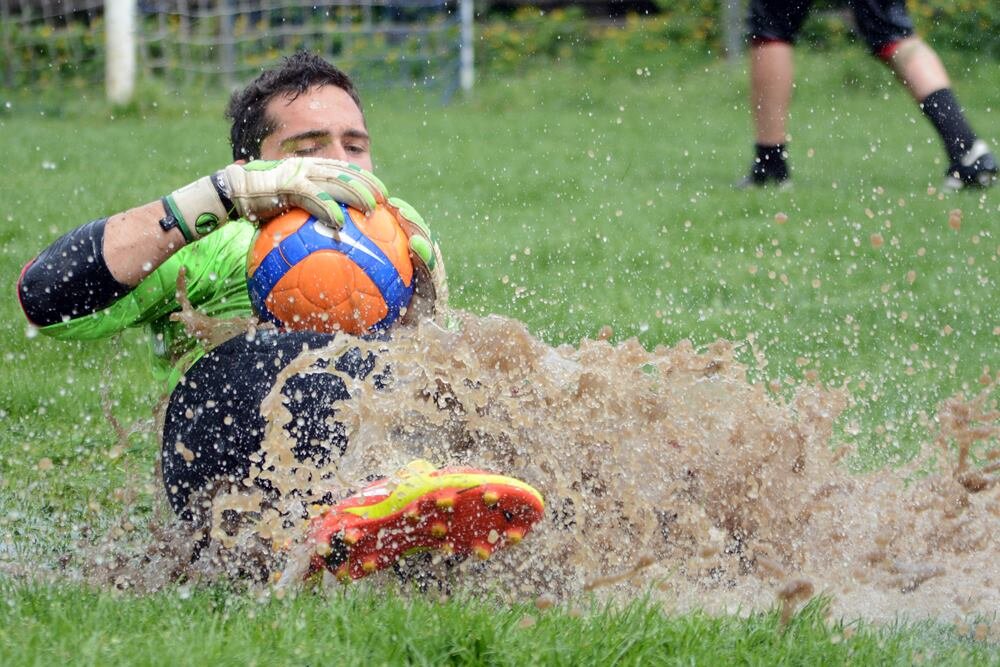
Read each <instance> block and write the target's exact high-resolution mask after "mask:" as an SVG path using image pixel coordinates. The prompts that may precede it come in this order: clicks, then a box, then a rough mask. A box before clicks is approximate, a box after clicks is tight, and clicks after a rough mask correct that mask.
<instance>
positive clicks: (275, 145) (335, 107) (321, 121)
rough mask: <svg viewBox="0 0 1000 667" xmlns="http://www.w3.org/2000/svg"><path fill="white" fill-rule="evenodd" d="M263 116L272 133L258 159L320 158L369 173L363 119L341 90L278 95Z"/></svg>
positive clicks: (316, 88)
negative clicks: (271, 126) (342, 161)
mask: <svg viewBox="0 0 1000 667" xmlns="http://www.w3.org/2000/svg"><path fill="white" fill-rule="evenodd" d="M265 113H266V114H267V117H268V118H270V119H271V120H273V121H274V123H275V129H274V132H272V133H271V134H269V135H268V136H267V137H265V138H264V141H263V142H262V143H261V145H260V157H261V159H263V160H280V159H282V158H286V157H323V158H332V159H336V160H344V161H346V162H350V163H352V164H355V165H357V166H359V167H361V168H362V169H367V170H369V171H371V170H372V155H371V141H370V139H369V137H368V130H367V129H366V128H365V118H364V116H363V115H362V114H361V109H360V108H358V105H357V104H356V103H355V102H354V100H352V99H351V96H350V95H348V94H347V93H346V92H344V89H343V88H338V87H336V86H314V87H312V88H310V89H309V90H307V91H306V92H304V93H303V94H301V95H299V96H298V97H296V98H295V99H292V98H291V97H290V96H288V95H280V96H278V97H275V98H274V99H272V100H271V101H270V102H268V103H267V107H266V108H265Z"/></svg>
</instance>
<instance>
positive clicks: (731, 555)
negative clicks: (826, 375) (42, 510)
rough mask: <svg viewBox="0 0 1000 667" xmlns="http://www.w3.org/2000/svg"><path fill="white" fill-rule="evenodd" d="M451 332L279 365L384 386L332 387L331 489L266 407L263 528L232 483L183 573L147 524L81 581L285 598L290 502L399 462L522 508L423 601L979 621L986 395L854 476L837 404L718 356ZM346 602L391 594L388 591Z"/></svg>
mask: <svg viewBox="0 0 1000 667" xmlns="http://www.w3.org/2000/svg"><path fill="white" fill-rule="evenodd" d="M461 319H462V326H461V328H460V330H459V331H457V332H456V331H447V330H443V329H441V328H438V327H436V326H434V325H430V324H427V325H422V326H421V327H419V329H417V330H413V329H410V330H405V331H401V332H399V333H398V334H397V335H396V337H395V338H394V340H393V341H392V342H391V344H390V345H386V344H385V343H364V342H360V341H358V340H356V339H350V340H348V339H346V338H345V339H342V340H338V341H334V343H333V344H332V345H331V348H330V349H327V350H319V351H309V352H305V353H303V354H302V355H301V356H300V357H299V358H298V359H296V360H295V361H293V362H292V363H291V364H290V365H289V366H288V367H287V368H286V369H285V371H284V372H283V373H282V375H281V376H280V377H279V380H278V383H279V385H280V383H281V382H282V381H283V378H286V377H288V376H289V375H290V374H291V373H298V372H336V371H332V370H330V371H318V370H317V369H316V368H315V367H313V366H312V363H313V361H315V360H316V359H317V358H321V357H335V356H337V354H339V352H340V351H342V350H343V349H344V348H343V347H342V346H343V345H347V344H350V345H361V346H365V345H368V346H370V347H371V349H373V350H374V351H376V352H378V353H379V354H380V356H379V360H380V363H383V364H390V365H391V372H392V377H393V381H392V384H391V387H390V388H389V389H387V390H376V389H375V388H374V387H373V386H372V385H371V384H370V383H366V382H364V381H354V380H352V379H351V378H349V377H346V376H345V377H344V380H345V381H346V382H347V385H348V387H349V390H350V392H351V395H352V399H351V400H350V401H347V402H346V403H345V404H343V405H341V406H340V409H341V412H340V415H341V417H342V418H343V420H344V422H345V423H346V424H347V428H348V433H349V435H350V445H349V446H348V449H347V451H346V454H345V455H344V457H343V458H342V459H340V460H339V461H337V462H336V464H335V465H336V468H335V469H334V470H316V469H310V468H308V467H306V466H303V465H302V464H300V463H299V462H297V461H296V460H295V459H294V457H293V456H292V454H291V450H290V443H289V442H288V441H287V440H286V439H285V438H284V437H283V432H284V429H283V428H282V426H283V425H284V424H285V423H287V421H288V420H289V419H290V415H289V414H288V412H287V410H285V409H284V407H283V405H282V404H281V401H280V396H279V392H278V390H277V389H276V390H275V391H272V393H271V396H270V398H269V399H268V400H267V401H265V404H264V406H263V408H262V412H263V413H264V414H265V415H266V417H267V419H268V421H269V427H268V428H269V430H268V435H267V437H266V440H265V446H264V449H263V451H262V452H261V455H260V457H259V461H258V463H259V465H258V466H256V467H255V469H254V471H252V472H251V477H253V476H256V475H259V476H261V477H266V478H267V479H269V481H270V482H271V483H272V484H273V485H274V486H275V487H277V488H279V489H281V490H282V491H283V492H284V493H285V496H284V497H285V498H286V500H283V501H281V502H279V503H277V504H273V505H267V506H263V505H262V499H261V496H260V495H259V493H256V492H254V491H252V490H251V488H252V487H250V486H248V483H249V482H248V483H247V484H239V483H238V484H234V485H233V486H231V487H229V488H224V489H220V490H219V491H218V493H217V494H216V496H215V498H214V503H213V505H212V508H211V510H212V511H211V516H210V525H208V526H206V528H205V529H204V531H205V532H203V533H202V535H204V534H205V533H206V532H207V534H209V535H210V536H211V539H210V544H209V546H208V547H207V548H204V549H202V550H201V551H200V553H199V555H198V557H197V558H195V559H194V562H193V563H191V562H190V561H191V560H192V547H191V544H192V540H191V537H190V535H188V534H186V533H184V532H183V531H179V530H178V528H177V526H176V525H175V524H174V523H173V522H172V521H169V520H164V521H163V522H162V525H154V527H153V530H152V535H153V538H152V542H150V540H149V539H148V535H150V532H148V531H146V532H142V534H143V535H146V536H147V539H146V540H145V541H144V542H143V543H142V544H138V545H136V544H133V545H131V546H130V547H126V546H124V542H125V541H127V540H125V541H123V540H122V534H121V531H117V532H116V531H112V533H111V534H110V535H109V538H108V539H106V540H105V541H104V542H103V544H102V545H100V546H98V547H94V546H89V547H87V548H88V549H89V550H91V555H93V554H94V553H97V554H98V556H97V558H96V559H94V558H91V559H90V561H91V563H96V565H92V566H90V567H88V568H87V571H86V576H87V577H89V578H90V579H91V580H94V581H99V582H104V583H106V584H108V585H114V586H117V587H121V588H131V589H135V590H139V591H144V590H155V589H157V588H160V587H162V586H163V585H165V584H167V583H170V582H171V581H176V580H178V579H187V580H190V579H192V578H194V579H199V578H201V579H213V578H217V577H220V576H233V575H237V576H245V575H248V574H249V575H250V576H251V577H256V578H257V579H258V580H259V581H260V583H259V584H256V585H259V586H260V587H261V588H262V589H264V590H270V591H277V590H280V591H285V590H287V589H288V588H289V587H291V588H295V586H297V585H298V583H297V582H298V575H299V574H300V573H301V570H302V566H303V559H304V558H305V557H306V556H305V554H303V553H302V552H303V547H301V546H297V545H298V544H299V543H300V542H301V539H302V537H303V531H304V526H305V522H304V521H303V520H302V518H301V517H302V515H303V514H305V513H316V512H317V511H318V510H317V508H316V507H315V506H314V505H313V504H312V502H313V501H314V500H315V499H316V498H318V497H319V496H320V495H322V493H325V492H327V491H331V490H332V491H334V492H335V493H338V494H341V495H343V494H345V493H347V491H348V490H350V489H357V488H359V487H360V486H363V485H364V480H365V478H367V477H368V476H369V475H371V474H372V473H379V474H391V473H392V471H394V470H396V469H397V468H399V467H401V466H403V465H404V464H406V463H407V462H409V461H410V460H412V459H414V458H418V457H420V458H425V459H428V460H430V461H432V462H434V463H436V464H438V465H446V464H470V465H474V466H477V467H482V468H487V469H491V470H495V471H501V472H504V473H507V474H510V475H514V476H516V477H519V478H521V479H523V480H525V481H527V482H529V483H531V484H533V485H534V486H535V487H537V488H538V489H539V490H540V491H541V492H542V493H543V495H544V497H545V500H546V516H545V519H544V520H543V521H542V522H541V523H540V524H539V525H538V526H537V528H536V529H535V530H534V532H533V533H531V534H530V535H529V536H528V537H527V538H526V539H525V540H524V542H522V543H521V544H520V545H518V546H516V547H512V548H509V549H505V550H502V551H500V552H498V553H496V554H494V555H493V557H492V558H491V559H490V560H488V561H486V562H483V563H480V562H471V561H466V562H465V563H461V564H457V565H456V564H452V563H449V562H447V561H442V560H441V559H440V557H434V558H433V559H432V560H431V562H427V563H419V564H417V565H416V566H415V568H416V569H417V570H422V569H424V570H426V572H429V573H430V575H432V576H433V577H436V580H435V581H436V582H437V583H436V584H434V585H433V590H435V591H440V590H444V589H447V590H450V591H455V590H470V591H473V592H483V591H488V592H490V593H492V594H496V595H500V596H502V597H508V598H511V599H519V600H525V599H534V600H542V601H548V602H546V604H548V603H550V602H551V601H561V600H571V599H573V598H575V597H577V596H579V595H581V594H583V593H584V592H586V591H599V592H600V594H602V595H611V596H616V597H621V598H622V599H629V598H632V597H634V596H635V595H636V594H639V593H642V592H650V593H651V594H652V595H653V596H654V597H655V598H656V599H658V600H659V601H660V602H662V603H663V605H664V607H665V608H666V609H668V610H677V611H682V610H688V609H692V608H702V609H707V610H710V611H716V612H738V613H747V612H750V611H753V610H760V609H766V608H770V607H772V606H774V605H775V604H779V603H780V604H784V605H785V607H786V609H790V608H791V607H793V606H794V605H796V604H798V603H801V602H802V601H803V600H805V599H808V598H809V597H811V596H813V595H820V594H823V595H828V596H830V598H831V600H832V612H833V614H834V615H835V616H837V617H844V618H848V619H853V618H859V617H860V618H865V619H870V620H876V621H878V620H891V619H894V618H897V617H898V616H900V615H901V616H903V617H906V618H910V619H918V618H927V617H932V618H937V619H942V620H946V621H951V620H956V619H961V618H968V617H970V616H975V615H980V614H981V615H985V616H988V617H992V615H993V614H994V613H995V612H996V611H997V610H998V609H1000V566H998V554H1000V537H998V535H1000V530H998V528H1000V490H998V489H1000V485H998V484H997V471H998V470H1000V449H998V448H997V444H998V437H1000V411H998V410H997V406H996V400H995V398H991V396H995V395H996V391H995V386H996V383H997V382H996V378H984V379H983V385H984V387H983V390H982V393H981V394H979V395H975V396H968V397H956V398H954V399H951V400H949V401H946V402H945V403H943V404H942V405H941V406H939V410H938V414H937V419H935V420H933V421H932V426H931V427H930V429H929V430H928V432H927V441H926V443H925V444H924V447H923V449H922V451H921V453H920V455H919V456H918V457H917V458H916V459H915V460H914V461H913V462H911V463H910V464H909V465H907V466H906V467H905V468H893V469H883V470H877V471H873V472H869V473H865V474H856V473H851V472H849V471H848V470H847V469H846V466H845V464H844V459H845V455H846V454H849V453H850V451H849V449H848V448H847V447H842V446H838V445H837V444H836V443H835V441H834V440H833V436H832V434H833V430H834V424H835V422H836V420H837V419H838V416H839V415H840V414H841V413H842V411H843V410H844V409H845V407H846V406H847V404H848V400H849V396H848V395H847V393H846V391H844V390H831V389H827V388H823V387H821V386H819V385H818V384H817V385H809V384H803V385H801V386H799V387H797V389H796V391H795V393H794V396H793V397H791V398H790V399H785V398H778V397H776V396H775V395H774V394H773V393H772V392H770V391H769V390H768V388H767V387H766V386H764V385H763V384H760V383H753V382H750V381H749V380H748V379H747V368H746V367H745V366H743V365H741V364H740V363H739V362H738V361H737V360H736V359H735V358H734V352H733V349H732V346H731V345H730V344H728V343H726V342H719V343H716V344H715V345H713V346H711V347H710V348H708V349H707V350H695V349H694V348H693V346H692V345H690V344H689V343H686V342H682V343H680V344H678V345H676V346H674V347H658V348H656V349H655V350H653V351H647V350H645V349H643V348H642V347H641V346H640V344H639V343H638V342H637V341H635V340H629V341H626V342H624V343H621V344H617V345H613V344H611V343H609V342H607V341H606V340H584V341H582V342H581V343H580V344H579V345H578V346H576V347H571V346H563V347H557V348H553V347H550V346H548V345H546V344H544V343H542V342H540V341H538V340H536V339H535V338H534V337H533V336H532V335H530V334H529V333H528V331H527V330H526V329H525V327H524V326H523V325H522V324H520V323H519V322H516V321H514V320H510V319H504V318H501V317H496V316H491V317H486V318H479V317H475V316H471V315H465V314H461ZM373 375H374V373H373ZM973 461H975V463H973ZM331 472H332V473H333V474H332V475H331V474H330V473H331ZM324 476H325V477H326V481H324V482H319V481H317V480H321V478H323V477H324ZM331 479H332V480H334V481H333V482H331V481H330V480H331ZM331 486H332V488H331ZM321 487H322V488H321ZM293 491H294V492H293ZM164 505H165V501H164ZM168 513H169V510H167V511H166V513H161V515H162V516H163V517H166V516H167V514H168ZM289 554H290V555H289ZM282 572H284V573H285V576H284V578H283V579H281V578H280V577H281V573H282ZM276 582H278V583H276ZM324 585H330V586H339V585H340V584H338V583H335V582H333V581H332V580H330V581H327V582H325V583H324ZM353 585H355V586H358V585H361V586H398V585H399V580H398V577H397V575H396V574H395V573H393V572H392V571H391V570H390V571H387V572H383V573H380V574H378V575H375V576H373V577H369V578H368V579H366V580H364V581H362V582H356V583H354V584H353ZM993 625H994V626H996V624H995V623H994V624H993Z"/></svg>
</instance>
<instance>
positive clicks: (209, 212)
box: [160, 157, 386, 243]
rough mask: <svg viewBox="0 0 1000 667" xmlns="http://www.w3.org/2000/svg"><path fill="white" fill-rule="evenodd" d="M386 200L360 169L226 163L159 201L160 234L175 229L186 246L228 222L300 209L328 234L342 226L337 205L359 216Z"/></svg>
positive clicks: (336, 163)
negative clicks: (329, 229)
mask: <svg viewBox="0 0 1000 667" xmlns="http://www.w3.org/2000/svg"><path fill="white" fill-rule="evenodd" d="M385 199H386V191H385V186H384V185H382V182H381V181H379V180H378V179H377V178H376V177H375V176H374V175H372V174H370V173H368V172H367V171H365V170H364V169H362V168H360V167H358V166H356V165H353V164H350V163H348V162H342V161H340V160H328V159H321V158H301V157H300V158H288V159H285V160H255V161H253V162H249V163H247V164H231V165H229V166H228V167H226V168H225V169H221V170H220V171H217V172H215V173H214V174H212V175H211V176H205V177H203V178H200V179H198V180H197V181H195V182H193V183H191V184H189V185H186V186H184V187H183V188H181V189H179V190H176V191H174V192H172V193H170V194H169V195H167V196H166V197H164V198H163V208H164V209H165V210H166V212H167V216H166V217H165V218H164V219H163V220H162V221H161V223H160V224H161V226H163V228H164V229H169V228H170V227H172V226H174V225H176V226H177V227H178V228H179V229H180V231H181V233H182V234H183V235H184V239H185V240H186V241H187V242H188V243H190V242H192V241H196V240H198V239H200V238H201V237H202V236H204V235H205V234H208V233H209V232H211V231H213V230H214V229H216V228H217V227H218V226H219V225H222V224H224V223H225V222H227V221H229V220H236V219H238V218H246V219H247V220H249V221H251V222H257V221H264V220H269V219H271V218H273V217H275V216H278V215H280V214H282V213H284V212H285V211H288V210H289V209H292V208H302V209H305V210H306V211H308V212H309V213H310V215H313V216H315V217H316V219H318V220H319V221H320V222H322V223H325V224H327V225H329V226H330V227H332V228H333V229H340V228H341V227H342V226H343V224H344V213H343V211H342V210H341V208H340V206H339V204H338V202H340V203H344V204H347V205H348V206H350V207H351V208H356V209H358V210H360V211H363V212H364V213H366V214H367V213H369V212H370V211H372V210H373V209H374V208H375V207H376V206H377V205H378V204H379V203H381V202H384V201H385Z"/></svg>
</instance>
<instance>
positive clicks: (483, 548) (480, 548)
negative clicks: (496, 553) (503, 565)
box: [472, 544, 493, 560]
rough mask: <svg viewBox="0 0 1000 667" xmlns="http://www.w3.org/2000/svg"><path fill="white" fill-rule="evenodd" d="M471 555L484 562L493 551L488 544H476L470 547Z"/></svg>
mask: <svg viewBox="0 0 1000 667" xmlns="http://www.w3.org/2000/svg"><path fill="white" fill-rule="evenodd" d="M472 553H473V554H475V555H476V558H478V559H479V560H486V559H487V558H489V557H490V554H492V553H493V549H492V548H491V547H490V546H489V545H488V544H477V545H476V546H474V547H472Z"/></svg>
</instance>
